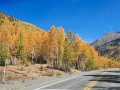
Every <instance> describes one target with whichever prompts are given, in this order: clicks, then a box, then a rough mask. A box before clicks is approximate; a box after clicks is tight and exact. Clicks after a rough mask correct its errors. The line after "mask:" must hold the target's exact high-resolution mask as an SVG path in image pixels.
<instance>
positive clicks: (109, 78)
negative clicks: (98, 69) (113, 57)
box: [84, 71, 120, 90]
mask: <svg viewBox="0 0 120 90" xmlns="http://www.w3.org/2000/svg"><path fill="white" fill-rule="evenodd" d="M105 72H113V73H114V75H110V74H105V75H103V76H102V77H101V78H100V79H99V80H96V78H97V77H100V75H84V76H93V77H95V79H92V80H89V81H97V82H107V83H114V84H117V85H118V84H119V87H111V86H110V87H109V88H107V87H102V86H94V87H93V88H95V89H96V90H120V74H119V75H118V73H119V71H105ZM113 73H112V74H113ZM115 73H116V74H115Z"/></svg>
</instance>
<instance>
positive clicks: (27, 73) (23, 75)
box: [0, 64, 80, 82]
mask: <svg viewBox="0 0 120 90" xmlns="http://www.w3.org/2000/svg"><path fill="white" fill-rule="evenodd" d="M3 70H4V67H0V82H2V79H3ZM5 70H6V73H5V80H6V81H10V80H26V79H37V78H40V77H43V76H51V77H52V76H54V77H59V76H64V75H67V74H68V73H65V72H63V71H60V70H55V69H52V68H50V67H49V66H48V65H47V64H44V65H42V64H35V65H30V66H20V65H18V66H13V65H9V66H7V67H6V69H5ZM79 72H80V71H78V70H75V69H72V70H71V73H70V74H77V73H79Z"/></svg>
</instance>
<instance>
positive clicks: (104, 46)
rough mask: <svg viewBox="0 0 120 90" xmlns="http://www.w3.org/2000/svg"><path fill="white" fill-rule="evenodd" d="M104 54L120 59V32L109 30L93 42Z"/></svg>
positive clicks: (101, 53)
mask: <svg viewBox="0 0 120 90" xmlns="http://www.w3.org/2000/svg"><path fill="white" fill-rule="evenodd" d="M92 45H93V46H94V47H95V48H96V50H97V51H98V52H99V53H100V55H102V56H106V57H108V58H110V59H113V60H120V32H119V31H118V32H109V33H107V34H106V35H105V36H103V37H102V38H100V39H98V40H96V41H95V42H93V43H92Z"/></svg>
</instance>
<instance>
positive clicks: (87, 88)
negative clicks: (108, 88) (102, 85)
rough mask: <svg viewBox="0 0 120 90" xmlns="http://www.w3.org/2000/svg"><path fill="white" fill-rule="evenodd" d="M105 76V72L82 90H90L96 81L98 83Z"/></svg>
mask: <svg viewBox="0 0 120 90" xmlns="http://www.w3.org/2000/svg"><path fill="white" fill-rule="evenodd" d="M105 74H106V72H103V73H102V74H101V75H100V76H99V77H97V78H96V79H95V80H94V81H92V82H91V83H90V84H89V85H88V86H87V87H86V88H85V89H84V90H90V89H91V88H92V87H93V86H94V85H95V84H96V83H97V81H99V80H100V78H101V77H102V76H103V75H105Z"/></svg>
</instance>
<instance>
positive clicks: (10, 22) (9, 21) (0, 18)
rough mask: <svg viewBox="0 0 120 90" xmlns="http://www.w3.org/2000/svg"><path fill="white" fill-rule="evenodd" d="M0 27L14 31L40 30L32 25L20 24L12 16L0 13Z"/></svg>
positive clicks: (20, 22)
mask: <svg viewBox="0 0 120 90" xmlns="http://www.w3.org/2000/svg"><path fill="white" fill-rule="evenodd" d="M0 25H1V27H6V28H8V29H10V28H13V29H14V28H15V29H24V30H32V31H38V30H39V31H40V30H42V29H40V28H38V27H36V26H34V25H32V24H29V23H26V22H22V21H20V20H17V19H16V18H14V17H12V16H9V15H7V14H4V13H3V12H0Z"/></svg>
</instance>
